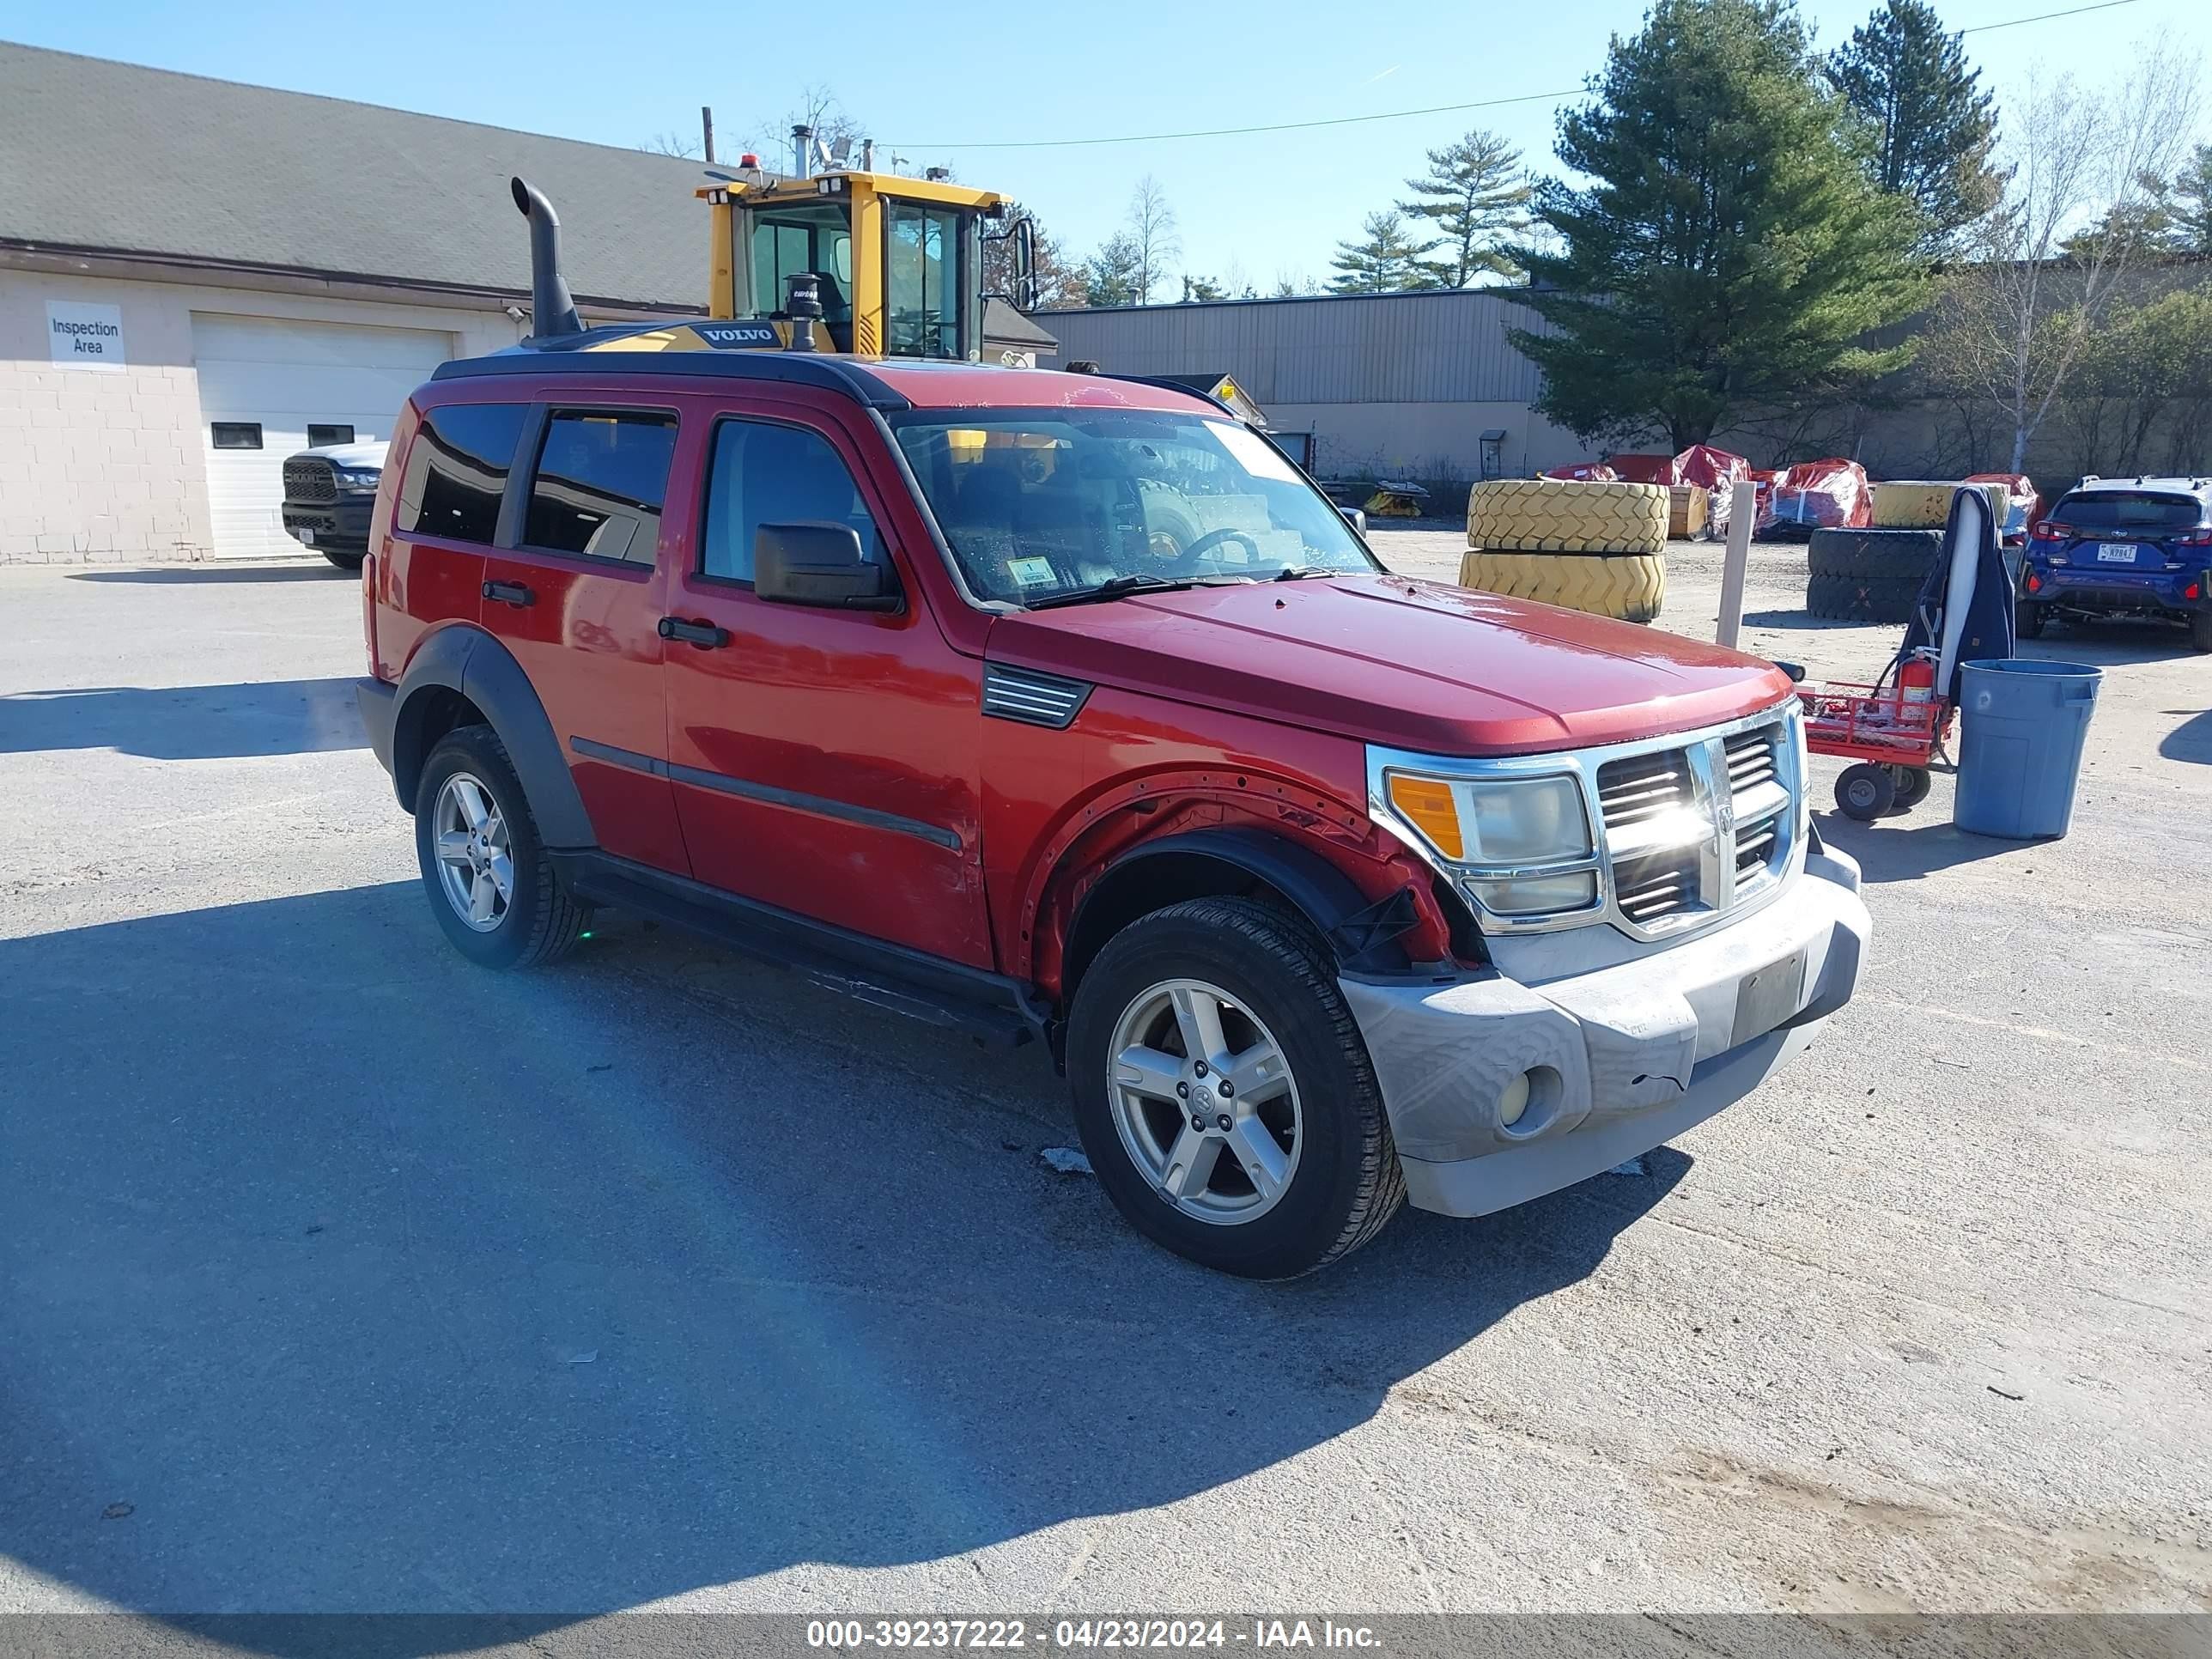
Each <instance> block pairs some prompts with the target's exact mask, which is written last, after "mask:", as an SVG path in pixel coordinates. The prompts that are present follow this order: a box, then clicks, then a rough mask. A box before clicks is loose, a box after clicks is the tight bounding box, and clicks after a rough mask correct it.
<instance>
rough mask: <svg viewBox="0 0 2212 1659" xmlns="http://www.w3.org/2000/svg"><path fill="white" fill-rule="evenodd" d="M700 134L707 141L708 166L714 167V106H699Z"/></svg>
mask: <svg viewBox="0 0 2212 1659" xmlns="http://www.w3.org/2000/svg"><path fill="white" fill-rule="evenodd" d="M699 132H700V136H701V137H702V138H703V139H704V140H705V146H704V147H705V149H706V153H707V165H708V167H712V166H714V106H713V105H712V104H702V105H700V106H699Z"/></svg>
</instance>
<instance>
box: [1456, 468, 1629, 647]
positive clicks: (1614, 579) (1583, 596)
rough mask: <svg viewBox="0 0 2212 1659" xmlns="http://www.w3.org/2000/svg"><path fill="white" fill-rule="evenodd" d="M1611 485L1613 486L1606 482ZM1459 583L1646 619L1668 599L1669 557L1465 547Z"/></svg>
mask: <svg viewBox="0 0 2212 1659" xmlns="http://www.w3.org/2000/svg"><path fill="white" fill-rule="evenodd" d="M1607 488H1613V486H1610V485H1608V486H1607ZM1459 585H1460V586H1462V587H1479V588H1480V589H1482V590H1483V591H1484V592H1489V593H1504V594H1507V595H1509V596H1510V597H1511V598H1513V599H1535V600H1537V601H1539V602H1541V603H1542V604H1545V605H1565V607H1566V608H1567V609H1568V610H1570V611H1587V612H1589V614H1590V615H1591V616H1593V617H1618V618H1620V620H1621V621H1622V622H1637V623H1648V622H1650V621H1652V620H1653V619H1654V618H1656V617H1657V616H1658V614H1659V611H1660V607H1661V605H1663V604H1664V603H1665V601H1666V598H1667V561H1666V560H1665V559H1664V558H1663V557H1662V556H1657V555H1648V554H1626V555H1620V556H1612V557H1607V556H1601V555H1591V554H1558V553H1504V552H1497V551H1493V550H1490V549H1487V548H1480V547H1475V548H1469V549H1468V550H1467V551H1466V552H1465V553H1464V554H1462V555H1461V556H1460V562H1459Z"/></svg>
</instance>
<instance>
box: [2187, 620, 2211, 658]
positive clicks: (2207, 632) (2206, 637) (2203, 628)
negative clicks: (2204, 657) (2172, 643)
mask: <svg viewBox="0 0 2212 1659" xmlns="http://www.w3.org/2000/svg"><path fill="white" fill-rule="evenodd" d="M2189 643H2190V644H2191V645H2192V646H2194V647H2196V648H2197V650H2199V651H2212V611H2198V612H2197V614H2196V615H2195V616H2193V617H2191V618H2190V619H2189Z"/></svg>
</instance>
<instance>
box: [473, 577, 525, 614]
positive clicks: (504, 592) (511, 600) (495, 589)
mask: <svg viewBox="0 0 2212 1659" xmlns="http://www.w3.org/2000/svg"><path fill="white" fill-rule="evenodd" d="M483 596H484V598H486V599H500V600H503V601H504V602H505V603H507V604H508V605H513V606H514V608H515V609H516V610H518V611H519V610H520V609H521V608H522V607H523V606H524V605H535V604H537V603H538V594H537V592H535V591H534V590H533V589H532V588H531V587H529V586H526V585H525V584H524V583H521V582H486V583H485V584H484V585H483Z"/></svg>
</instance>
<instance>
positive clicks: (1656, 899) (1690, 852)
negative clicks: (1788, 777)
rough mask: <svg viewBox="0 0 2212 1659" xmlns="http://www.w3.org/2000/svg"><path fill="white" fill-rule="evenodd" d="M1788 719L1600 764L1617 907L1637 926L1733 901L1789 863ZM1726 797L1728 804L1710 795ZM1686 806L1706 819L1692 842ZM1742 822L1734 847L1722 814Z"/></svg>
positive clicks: (1601, 808)
mask: <svg viewBox="0 0 2212 1659" xmlns="http://www.w3.org/2000/svg"><path fill="white" fill-rule="evenodd" d="M1787 729H1788V728H1787V727H1786V726H1784V724H1783V722H1781V721H1780V720H1771V721H1769V722H1768V723H1766V724H1765V725H1764V726H1753V727H1751V728H1749V729H1748V730H1746V731H1741V732H1730V733H1729V734H1728V735H1727V736H1726V737H1725V738H1722V739H1720V740H1719V741H1718V742H1717V743H1716V742H1714V741H1713V740H1712V739H1711V738H1705V739H1702V740H1699V741H1698V742H1695V743H1691V744H1685V745H1684V746H1683V747H1681V748H1680V749H1654V750H1646V751H1644V752H1643V753H1640V754H1634V755H1626V756H1622V757H1619V758H1617V759H1614V760H1609V761H1607V762H1605V763H1602V764H1601V765H1600V766H1599V767H1598V769H1597V801H1598V817H1599V819H1600V821H1601V823H1603V825H1604V828H1605V840H1606V848H1607V858H1608V860H1609V862H1610V863H1611V865H1612V867H1613V906H1614V908H1615V909H1616V911H1617V912H1618V913H1619V915H1620V918H1621V920H1623V921H1626V922H1627V923H1628V924H1629V925H1630V926H1632V927H1654V926H1660V927H1668V926H1677V925H1682V924H1678V923H1675V922H1674V921H1673V919H1674V918H1677V917H1691V916H1694V915H1699V914H1700V913H1711V912H1716V911H1718V910H1720V909H1723V908H1726V907H1727V906H1729V905H1730V904H1732V903H1734V902H1735V901H1736V900H1737V899H1739V898H1741V897H1742V896H1745V895H1747V894H1749V893H1751V892H1753V891H1755V890H1757V889H1758V888H1759V885H1760V884H1762V883H1764V882H1765V881H1767V880H1768V879H1770V878H1771V877H1772V876H1773V875H1775V874H1776V873H1777V872H1778V871H1779V869H1780V868H1781V867H1782V866H1783V865H1784V863H1785V862H1786V860H1787V859H1788V855H1789V851H1790V844H1789V837H1788V835H1787V833H1786V831H1787V829H1788V826H1789V823H1790V810H1791V806H1792V799H1791V796H1790V788H1789V786H1788V785H1787V784H1786V783H1785V782H1784V780H1783V774H1782V759H1781V753H1780V745H1781V744H1782V741H1783V737H1784V732H1786V731H1787ZM1708 797H1710V798H1711V799H1712V800H1713V801H1714V802H1715V803H1717V802H1718V801H1719V800H1720V799H1722V798H1723V797H1725V798H1726V799H1727V802H1728V806H1727V810H1726V811H1719V810H1717V807H1716V808H1714V809H1708V808H1707V807H1705V805H1703V804H1702V803H1703V802H1704V800H1705V799H1706V798H1708ZM1685 815H1687V816H1689V817H1692V818H1694V820H1695V822H1696V823H1697V824H1698V825H1699V831H1700V833H1699V840H1698V841H1697V842H1694V843H1692V844H1691V845H1687V846H1685V845H1683V844H1681V842H1680V834H1681V832H1682V829H1683V821H1684V817H1685ZM1719 820H1724V821H1725V822H1726V823H1727V824H1728V825H1729V827H1730V828H1731V829H1732V830H1733V843H1734V844H1733V847H1732V848H1729V850H1728V851H1727V852H1725V853H1723V852H1721V851H1720V850H1719V848H1721V847H1722V846H1723V845H1724V843H1723V840H1722V838H1721V837H1720V836H1718V835H1717V832H1716V831H1717V821H1719Z"/></svg>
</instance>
